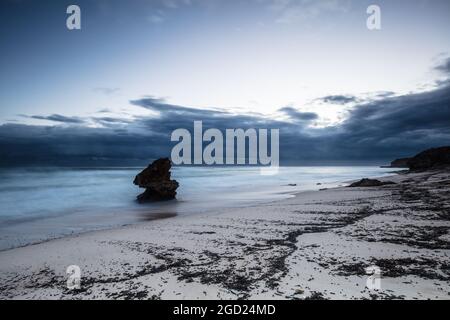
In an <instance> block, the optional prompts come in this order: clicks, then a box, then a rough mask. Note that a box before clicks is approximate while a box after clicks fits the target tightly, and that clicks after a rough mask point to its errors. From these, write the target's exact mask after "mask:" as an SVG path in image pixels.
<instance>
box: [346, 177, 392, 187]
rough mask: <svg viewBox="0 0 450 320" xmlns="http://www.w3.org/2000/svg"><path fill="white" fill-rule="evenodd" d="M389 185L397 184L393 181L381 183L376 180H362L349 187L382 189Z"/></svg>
mask: <svg viewBox="0 0 450 320" xmlns="http://www.w3.org/2000/svg"><path fill="white" fill-rule="evenodd" d="M389 184H395V183H394V182H392V181H380V180H376V179H361V180H360V181H358V182H355V183H352V184H351V185H349V188H357V187H380V186H385V185H389Z"/></svg>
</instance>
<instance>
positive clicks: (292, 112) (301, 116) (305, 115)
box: [278, 107, 319, 121]
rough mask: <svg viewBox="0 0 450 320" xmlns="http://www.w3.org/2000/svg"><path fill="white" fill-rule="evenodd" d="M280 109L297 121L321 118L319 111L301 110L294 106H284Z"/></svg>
mask: <svg viewBox="0 0 450 320" xmlns="http://www.w3.org/2000/svg"><path fill="white" fill-rule="evenodd" d="M278 111H281V112H283V113H285V114H286V115H288V116H289V117H290V118H291V119H292V120H296V121H311V120H316V119H317V118H319V116H318V115H317V113H314V112H300V111H298V110H297V109H295V108H292V107H284V108H281V109H280V110H278Z"/></svg>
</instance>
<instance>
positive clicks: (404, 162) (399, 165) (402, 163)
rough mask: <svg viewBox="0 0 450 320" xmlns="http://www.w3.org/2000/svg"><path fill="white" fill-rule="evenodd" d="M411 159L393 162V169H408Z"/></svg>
mask: <svg viewBox="0 0 450 320" xmlns="http://www.w3.org/2000/svg"><path fill="white" fill-rule="evenodd" d="M410 159H411V158H400V159H395V160H394V161H392V162H391V166H390V167H391V168H408V161H409V160H410Z"/></svg>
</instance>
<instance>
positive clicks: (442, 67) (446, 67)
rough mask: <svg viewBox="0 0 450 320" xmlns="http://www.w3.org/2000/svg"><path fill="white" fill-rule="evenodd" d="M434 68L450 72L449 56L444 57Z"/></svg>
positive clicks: (446, 72)
mask: <svg viewBox="0 0 450 320" xmlns="http://www.w3.org/2000/svg"><path fill="white" fill-rule="evenodd" d="M435 69H436V70H438V71H441V72H443V73H445V74H447V75H449V74H450V58H447V59H445V60H444V61H443V62H441V63H440V64H439V65H438V66H437V67H436V68H435Z"/></svg>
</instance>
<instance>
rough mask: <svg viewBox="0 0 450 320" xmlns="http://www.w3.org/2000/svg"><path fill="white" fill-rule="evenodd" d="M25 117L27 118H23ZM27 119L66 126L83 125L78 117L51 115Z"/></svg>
mask: <svg viewBox="0 0 450 320" xmlns="http://www.w3.org/2000/svg"><path fill="white" fill-rule="evenodd" d="M25 117H27V116H25ZM28 118H31V119H38V120H48V121H54V122H62V123H68V124H82V123H84V120H83V119H81V118H79V117H66V116H62V115H60V114H52V115H50V116H39V115H35V116H29V117H28Z"/></svg>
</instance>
